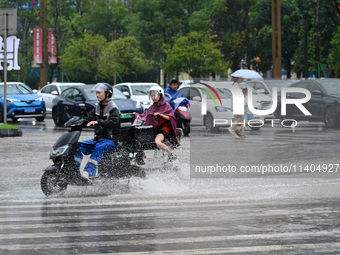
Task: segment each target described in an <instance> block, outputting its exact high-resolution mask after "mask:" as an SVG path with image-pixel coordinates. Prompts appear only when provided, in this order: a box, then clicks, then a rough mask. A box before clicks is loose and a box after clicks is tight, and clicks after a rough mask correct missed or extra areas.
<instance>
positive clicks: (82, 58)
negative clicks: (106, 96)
mask: <svg viewBox="0 0 340 255" xmlns="http://www.w3.org/2000/svg"><path fill="white" fill-rule="evenodd" d="M106 45H107V42H106V40H105V38H104V36H102V35H92V34H84V36H83V38H80V39H72V40H71V41H70V43H69V44H68V46H67V47H66V48H65V53H64V55H62V56H60V66H61V68H62V69H63V71H65V72H66V73H67V75H68V76H69V77H70V78H71V79H72V80H77V81H82V82H85V83H94V82H95V81H96V78H97V74H98V68H99V56H100V55H101V53H102V52H103V50H104V49H105V47H106Z"/></svg>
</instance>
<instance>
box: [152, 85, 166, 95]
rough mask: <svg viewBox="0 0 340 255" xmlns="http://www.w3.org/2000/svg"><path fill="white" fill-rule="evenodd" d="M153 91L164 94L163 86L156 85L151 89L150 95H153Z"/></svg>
mask: <svg viewBox="0 0 340 255" xmlns="http://www.w3.org/2000/svg"><path fill="white" fill-rule="evenodd" d="M151 93H157V94H159V95H162V96H163V93H164V91H163V89H162V87H161V86H158V85H155V86H152V87H151V88H150V89H149V96H151Z"/></svg>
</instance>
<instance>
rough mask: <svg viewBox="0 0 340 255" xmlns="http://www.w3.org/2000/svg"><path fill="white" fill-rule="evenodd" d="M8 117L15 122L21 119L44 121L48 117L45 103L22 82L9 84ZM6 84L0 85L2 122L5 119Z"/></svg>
mask: <svg viewBox="0 0 340 255" xmlns="http://www.w3.org/2000/svg"><path fill="white" fill-rule="evenodd" d="M6 87H7V97H6V99H7V100H6V101H7V117H9V118H11V119H12V120H13V121H17V120H18V119H19V118H35V119H36V120H37V121H43V120H44V119H45V115H46V107H45V102H44V100H43V99H42V97H41V96H39V95H37V94H34V93H33V91H32V89H31V88H30V87H28V86H27V85H26V84H24V83H22V82H7V86H6ZM4 90H5V89H4V83H0V122H3V118H4V93H5V92H4Z"/></svg>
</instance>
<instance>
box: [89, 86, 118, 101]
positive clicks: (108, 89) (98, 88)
mask: <svg viewBox="0 0 340 255" xmlns="http://www.w3.org/2000/svg"><path fill="white" fill-rule="evenodd" d="M91 91H92V92H97V91H100V92H105V93H109V96H108V98H111V97H112V94H113V89H112V86H111V85H110V84H108V83H106V82H100V83H97V84H96V85H95V86H94V87H93V88H92V89H91Z"/></svg>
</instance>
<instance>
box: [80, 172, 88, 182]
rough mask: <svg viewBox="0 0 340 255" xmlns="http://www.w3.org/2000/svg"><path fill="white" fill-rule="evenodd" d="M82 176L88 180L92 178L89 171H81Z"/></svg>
mask: <svg viewBox="0 0 340 255" xmlns="http://www.w3.org/2000/svg"><path fill="white" fill-rule="evenodd" d="M81 177H82V178H83V179H85V180H87V181H89V180H90V175H89V173H88V172H85V171H84V172H82V173H81Z"/></svg>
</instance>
